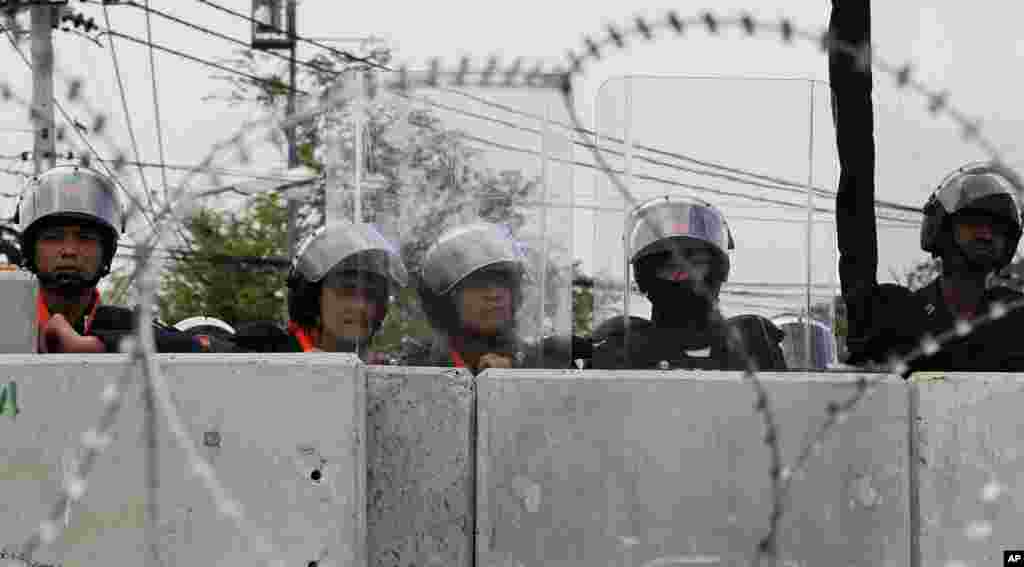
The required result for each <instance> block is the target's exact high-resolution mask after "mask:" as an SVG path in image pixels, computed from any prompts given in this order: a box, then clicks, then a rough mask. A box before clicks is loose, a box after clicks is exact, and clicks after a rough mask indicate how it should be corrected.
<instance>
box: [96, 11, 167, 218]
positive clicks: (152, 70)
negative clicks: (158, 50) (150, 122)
mask: <svg viewBox="0 0 1024 567" xmlns="http://www.w3.org/2000/svg"><path fill="white" fill-rule="evenodd" d="M103 9H104V10H106V6H104V7H103ZM146 9H147V10H146V40H147V41H148V42H149V78H150V82H151V83H152V85H153V112H154V115H155V117H156V144H157V149H158V150H159V152H160V164H161V167H160V176H161V179H162V180H163V183H164V201H166V200H167V168H166V167H163V164H164V163H166V161H167V160H166V158H165V157H164V127H163V121H162V120H161V119H160V95H159V93H158V92H157V88H156V56H155V55H154V50H153V24H152V21H151V20H150V17H149V0H146ZM107 27H108V28H109V27H110V24H109V23H108V24H107ZM136 159H141V156H137V157H136Z"/></svg>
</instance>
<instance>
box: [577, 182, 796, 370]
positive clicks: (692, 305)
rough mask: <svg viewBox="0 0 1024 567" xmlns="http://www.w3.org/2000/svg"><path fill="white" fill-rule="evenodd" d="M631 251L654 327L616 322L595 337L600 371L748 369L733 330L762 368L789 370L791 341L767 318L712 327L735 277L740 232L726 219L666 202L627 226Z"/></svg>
mask: <svg viewBox="0 0 1024 567" xmlns="http://www.w3.org/2000/svg"><path fill="white" fill-rule="evenodd" d="M626 226H627V232H626V235H625V238H626V241H625V243H626V247H627V254H628V257H629V260H630V264H631V266H632V271H633V275H634V278H635V280H636V284H637V287H638V288H639V289H640V292H641V293H644V294H645V295H646V296H647V298H648V299H649V300H650V302H651V304H652V316H651V320H650V321H646V320H642V321H637V318H636V317H631V318H630V319H625V318H623V317H615V318H613V319H611V320H609V321H606V322H605V323H603V324H602V325H601V327H599V333H595V335H596V336H595V342H594V355H593V356H594V367H595V368H635V369H645V368H689V369H704V370H742V369H745V368H746V365H745V362H744V358H743V354H742V352H739V351H738V350H736V349H734V348H730V346H729V343H730V342H729V341H728V339H727V338H726V335H725V331H726V330H727V328H728V329H736V330H737V331H739V333H740V336H741V337H742V339H743V343H744V346H745V348H746V350H747V353H748V354H749V355H750V356H752V357H753V359H754V361H755V362H756V364H757V366H758V368H761V369H782V368H785V361H784V358H783V354H782V351H781V349H780V348H779V341H780V340H781V339H782V337H783V335H782V333H781V331H779V329H778V328H776V327H775V326H774V325H773V324H772V323H771V322H770V321H768V320H767V319H764V318H763V317H758V316H753V315H743V316H738V317H733V318H732V319H730V320H728V321H727V322H726V324H725V326H723V325H715V324H713V322H712V319H711V314H712V310H713V309H716V308H717V304H718V295H719V293H720V291H721V288H722V285H723V284H724V283H725V282H726V281H727V280H728V277H729V268H730V263H729V250H731V249H733V247H734V243H733V238H732V233H731V232H730V230H729V227H728V224H727V223H726V220H725V217H724V216H722V214H721V213H720V212H719V211H718V210H717V209H716V208H714V207H713V206H711V205H710V204H709V203H707V202H704V201H701V200H699V199H691V198H685V197H673V196H664V197H658V198H655V199H652V200H650V201H647V202H645V203H642V204H640V205H639V206H637V207H636V208H635V209H634V210H633V211H632V212H631V213H630V216H629V218H628V219H627V223H626Z"/></svg>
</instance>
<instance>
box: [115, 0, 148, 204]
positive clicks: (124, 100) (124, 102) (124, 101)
mask: <svg viewBox="0 0 1024 567" xmlns="http://www.w3.org/2000/svg"><path fill="white" fill-rule="evenodd" d="M103 17H104V18H106V21H107V27H108V28H109V27H111V25H110V11H109V10H108V9H107V5H106V4H104V5H103ZM108 40H109V41H108V43H109V44H110V57H111V59H112V60H113V62H114V76H115V77H116V78H117V89H118V91H119V92H120V93H121V108H123V109H124V121H125V123H126V124H127V126H128V139H129V140H130V141H131V143H132V150H133V151H134V152H135V159H137V160H140V159H142V154H141V153H140V152H139V142H138V140H137V139H136V138H135V128H134V127H132V113H131V111H130V110H129V109H128V95H127V93H126V92H125V88H124V81H123V80H122V79H121V64H120V63H119V62H118V58H117V49H116V48H115V47H114V38H113V37H111V38H108ZM139 177H140V178H142V187H143V188H144V189H145V191H146V197H147V198H148V199H149V206H150V207H151V208H154V209H155V207H156V205H154V203H153V192H152V189H150V187H149V182H148V181H147V180H146V174H145V172H144V171H143V170H142V168H141V167H140V168H139Z"/></svg>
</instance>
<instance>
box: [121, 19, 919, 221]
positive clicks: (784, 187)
mask: <svg viewBox="0 0 1024 567" xmlns="http://www.w3.org/2000/svg"><path fill="white" fill-rule="evenodd" d="M200 1H201V2H203V3H205V4H208V5H210V6H212V7H215V8H218V9H220V10H222V11H225V12H227V13H229V14H232V15H234V16H236V17H240V18H243V19H245V20H248V21H252V22H256V20H254V19H252V18H250V17H248V16H245V15H244V14H240V13H238V12H234V11H232V10H229V9H226V8H223V7H221V6H219V5H216V4H214V3H212V2H207V1H206V0H200ZM125 4H126V5H128V6H132V7H135V8H139V9H142V10H144V11H145V12H146V14H147V19H148V17H149V13H151V12H152V13H155V14H157V15H158V16H160V17H163V18H165V19H168V20H170V21H174V22H176V23H179V24H182V25H185V26H187V27H189V28H191V29H194V30H197V31H200V32H202V33H204V34H207V35H210V36H212V37H217V38H220V39H224V40H226V41H230V42H232V43H234V44H237V45H241V46H244V47H247V48H248V47H250V45H249V44H248V43H246V42H244V41H242V40H239V39H237V38H234V37H231V36H228V35H225V34H222V33H219V32H216V31H214V30H211V29H209V28H206V27H203V26H200V25H197V24H194V23H191V22H188V21H186V20H183V19H181V18H178V17H175V16H173V15H170V14H167V13H165V12H162V11H160V10H156V9H153V8H150V7H149V5H148V4H149V1H148V0H146V6H142V5H140V4H138V3H137V2H134V1H133V0H128V1H127V2H125ZM257 23H258V22H257ZM278 31H280V30H278ZM297 38H298V36H297ZM300 39H302V38H300ZM150 43H152V42H151V41H150ZM313 43H314V45H317V46H319V47H322V48H324V49H329V50H332V51H334V52H336V53H338V54H340V55H343V56H344V57H346V58H348V59H349V60H360V61H363V62H367V63H369V61H368V60H366V59H359V58H356V57H355V56H353V55H352V54H350V53H347V52H344V51H340V50H337V49H334V48H333V47H331V46H327V45H321V44H318V43H316V42H313ZM150 48H151V49H152V46H150ZM263 53H267V54H269V55H272V56H276V57H279V58H281V59H285V60H290V58H289V57H287V56H284V55H281V54H279V53H276V52H274V51H264V52H263ZM299 63H300V64H302V65H304V66H307V67H310V68H312V69H314V70H316V71H319V72H325V73H329V74H332V75H334V76H335V77H339V76H341V75H342V73H341V72H338V71H334V70H332V69H326V68H324V67H321V66H319V65H316V64H314V63H312V62H305V61H299ZM374 66H375V67H378V68H380V69H384V70H387V71H393V70H392V69H390V68H388V67H386V66H383V65H374ZM239 73H241V72H239ZM249 77H250V78H251V77H252V76H249ZM441 90H443V91H445V92H451V93H454V94H457V95H460V96H464V97H467V98H470V99H472V100H475V101H477V102H480V103H482V104H485V105H489V106H492V107H495V108H499V109H502V110H505V111H507V112H512V113H515V114H517V115H520V116H524V117H529V118H532V119H535V120H540V119H541V118H540V117H539V116H536V115H534V114H531V113H529V112H525V111H522V110H520V109H516V108H513V107H510V106H508V105H503V104H500V103H497V102H494V101H490V100H488V99H485V98H483V97H479V96H476V95H472V94H469V93H465V92H462V91H460V90H458V89H452V88H446V87H443V88H442V89H441ZM398 96H402V97H405V98H407V99H413V100H420V101H422V102H425V103H426V104H428V105H431V106H433V107H435V108H442V109H444V110H448V111H450V112H455V113H458V114H462V115H464V116H468V117H471V118H476V119H480V120H485V121H489V122H492V123H495V124H500V125H503V126H506V127H510V128H514V129H518V130H521V131H525V132H529V133H532V134H535V135H542V132H540V131H538V130H536V129H534V128H529V127H526V126H522V125H519V124H515V123H512V122H508V121H504V120H501V119H498V118H494V117H491V116H486V115H482V114H478V113H474V112H470V111H467V110H464V109H460V108H457V107H452V106H449V105H446V104H443V103H440V102H437V101H434V100H431V99H430V98H428V97H414V96H410V95H406V94H402V93H398ZM552 123H553V124H555V125H557V126H560V127H562V128H566V129H570V130H573V131H579V132H584V133H587V134H589V135H592V136H597V134H596V133H595V132H593V131H591V130H587V129H578V128H573V127H571V126H570V125H568V124H564V123H562V122H558V121H554V122H552ZM605 138H606V139H608V140H610V141H613V142H617V143H622V140H619V139H617V138H614V137H608V136H605ZM572 143H573V144H575V145H577V146H581V147H584V148H588V149H590V148H593V147H594V145H593V144H588V143H586V142H581V141H579V140H572ZM635 147H637V148H638V149H642V150H644V151H649V152H653V153H656V154H659V155H664V156H669V157H672V158H674V159H678V160H682V161H689V162H692V163H697V164H699V165H702V166H704V167H711V168H715V169H720V170H724V171H727V172H730V173H735V174H739V175H746V176H749V177H754V178H756V179H762V180H765V181H769V182H771V183H773V185H768V184H765V183H759V182H756V181H751V180H748V179H742V178H738V177H735V176H731V175H726V174H723V173H718V172H715V171H706V170H705V171H702V170H695V169H691V168H688V167H684V166H680V165H678V164H671V163H668V162H664V161H660V160H656V159H653V158H650V157H647V156H636V158H637V159H638V160H640V161H644V162H647V163H651V164H652V165H656V166H661V167H667V168H671V169H675V170H677V171H684V172H687V173H691V174H695V175H702V176H708V177H715V178H719V179H725V180H728V181H733V182H736V183H742V184H746V185H751V186H755V187H760V188H763V189H770V190H777V191H784V192H789V193H795V194H800V195H803V194H804V193H805V192H806V188H805V186H802V185H799V184H797V183H795V182H792V181H787V180H784V179H780V178H775V177H771V176H766V175H762V174H758V173H754V172H750V171H746V170H743V169H740V168H733V167H728V166H724V165H721V164H717V163H714V162H709V161H704V160H698V159H696V158H692V157H689V156H686V155H684V154H680V153H675V152H669V151H666V150H660V149H658V148H654V147H651V146H645V145H642V144H638V145H636V146H635ZM599 149H600V151H602V152H605V153H608V154H611V155H618V156H623V155H624V154H623V152H619V151H614V150H610V149H607V148H599ZM780 185H781V186H780ZM812 189H813V190H814V191H815V192H816V193H818V195H819V196H823V197H830V198H834V197H835V195H836V194H835V192H834V191H829V190H827V189H823V188H820V187H814V188H812ZM876 204H878V205H881V206H883V207H886V208H891V209H895V210H899V211H902V212H912V213H920V212H921V211H920V209H919V208H916V207H911V206H908V205H903V204H900V203H894V202H888V201H883V200H876Z"/></svg>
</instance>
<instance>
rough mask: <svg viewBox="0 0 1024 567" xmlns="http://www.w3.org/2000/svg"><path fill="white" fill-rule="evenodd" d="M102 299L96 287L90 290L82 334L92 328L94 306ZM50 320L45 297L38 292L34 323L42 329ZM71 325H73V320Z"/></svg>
mask: <svg viewBox="0 0 1024 567" xmlns="http://www.w3.org/2000/svg"><path fill="white" fill-rule="evenodd" d="M100 303H102V300H101V298H100V292H99V290H97V289H93V290H92V306H91V307H90V308H89V311H88V313H86V314H85V323H84V325H83V327H82V334H83V335H88V334H89V331H90V330H91V329H92V321H93V319H95V318H96V308H97V307H99V306H100ZM49 322H50V308H49V307H47V305H46V297H45V296H44V294H43V293H39V295H38V296H37V299H36V324H37V325H39V330H40V331H42V329H43V327H45V326H46V324H47V323H49ZM71 323H72V325H71V326H72V327H73V326H74V322H71Z"/></svg>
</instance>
